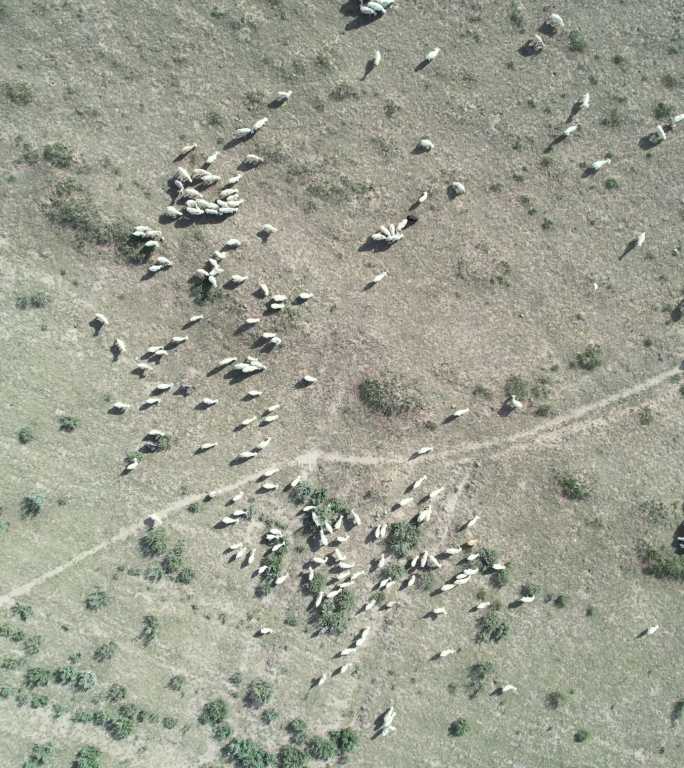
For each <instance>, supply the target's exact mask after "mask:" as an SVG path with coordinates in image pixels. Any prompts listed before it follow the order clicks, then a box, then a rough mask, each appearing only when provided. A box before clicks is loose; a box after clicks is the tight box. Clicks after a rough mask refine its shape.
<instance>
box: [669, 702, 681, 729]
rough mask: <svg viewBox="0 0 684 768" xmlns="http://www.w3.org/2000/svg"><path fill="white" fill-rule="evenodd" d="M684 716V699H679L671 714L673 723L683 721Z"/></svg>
mask: <svg viewBox="0 0 684 768" xmlns="http://www.w3.org/2000/svg"><path fill="white" fill-rule="evenodd" d="M682 714H684V699H679V700H678V701H675V703H674V704H673V705H672V712H671V713H670V720H671V721H672V723H678V722H679V721H680V720H681V719H682Z"/></svg>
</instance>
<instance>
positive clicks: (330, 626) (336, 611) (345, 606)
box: [318, 589, 355, 635]
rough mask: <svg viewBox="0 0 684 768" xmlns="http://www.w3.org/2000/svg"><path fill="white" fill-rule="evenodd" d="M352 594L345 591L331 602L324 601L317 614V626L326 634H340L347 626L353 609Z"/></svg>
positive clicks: (347, 590)
mask: <svg viewBox="0 0 684 768" xmlns="http://www.w3.org/2000/svg"><path fill="white" fill-rule="evenodd" d="M354 601H355V598H354V593H353V592H352V591H351V590H349V589H345V590H343V591H342V592H340V593H339V594H338V595H335V597H334V598H333V599H332V600H325V601H324V602H323V604H322V605H321V607H320V610H319V613H318V626H319V627H321V629H323V630H325V631H326V632H332V633H334V634H337V635H338V634H340V632H343V631H344V630H345V629H346V627H347V624H348V623H349V618H350V616H351V612H352V610H353V608H354Z"/></svg>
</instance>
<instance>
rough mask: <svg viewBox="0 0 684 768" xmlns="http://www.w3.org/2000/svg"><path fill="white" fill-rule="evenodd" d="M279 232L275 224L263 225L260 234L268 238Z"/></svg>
mask: <svg viewBox="0 0 684 768" xmlns="http://www.w3.org/2000/svg"><path fill="white" fill-rule="evenodd" d="M277 231H278V228H277V227H274V226H273V224H262V225H261V227H260V228H259V234H262V235H266V237H270V236H271V235H273V234H275V233H276V232H277Z"/></svg>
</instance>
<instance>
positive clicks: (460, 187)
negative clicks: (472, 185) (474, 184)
mask: <svg viewBox="0 0 684 768" xmlns="http://www.w3.org/2000/svg"><path fill="white" fill-rule="evenodd" d="M449 191H450V192H451V194H452V195H456V196H459V195H465V191H466V189H465V185H464V184H463V183H462V182H460V181H452V182H451V184H449Z"/></svg>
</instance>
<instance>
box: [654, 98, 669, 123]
mask: <svg viewBox="0 0 684 768" xmlns="http://www.w3.org/2000/svg"><path fill="white" fill-rule="evenodd" d="M673 112H674V108H673V106H672V104H666V103H665V102H664V101H659V102H658V103H657V104H656V105H655V107H654V109H653V116H654V117H655V119H656V120H667V119H668V118H670V117H672V113H673Z"/></svg>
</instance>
